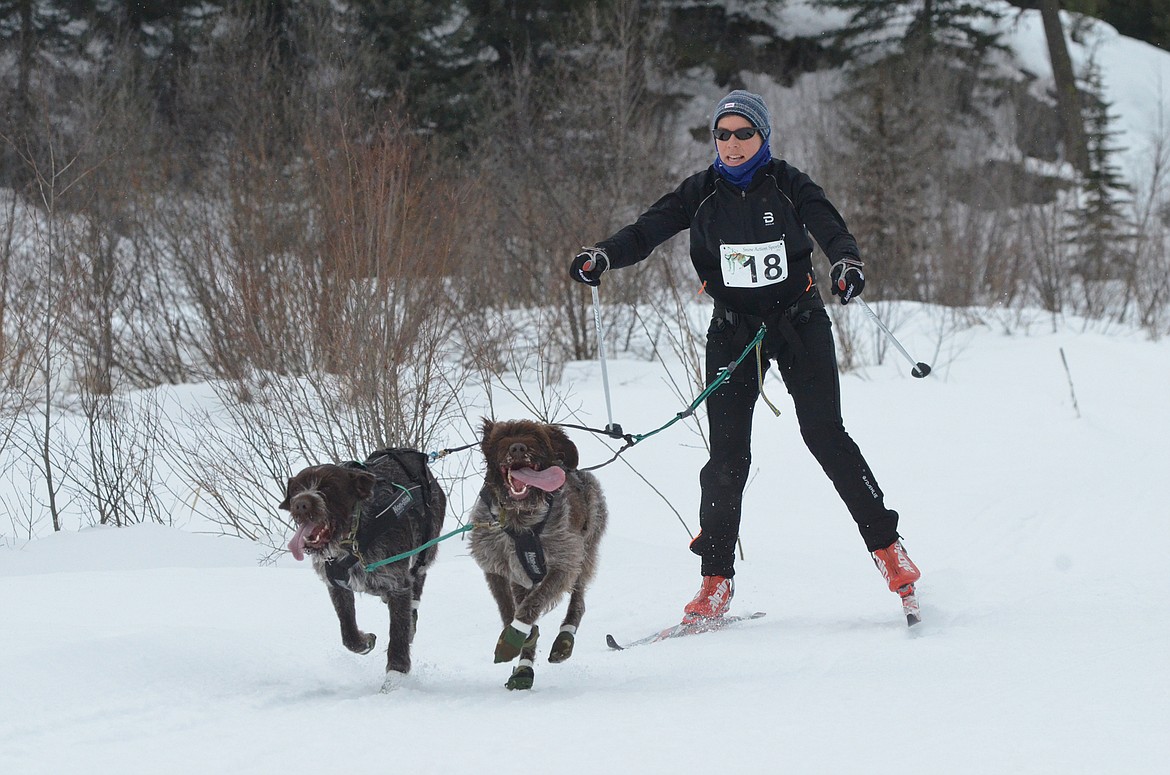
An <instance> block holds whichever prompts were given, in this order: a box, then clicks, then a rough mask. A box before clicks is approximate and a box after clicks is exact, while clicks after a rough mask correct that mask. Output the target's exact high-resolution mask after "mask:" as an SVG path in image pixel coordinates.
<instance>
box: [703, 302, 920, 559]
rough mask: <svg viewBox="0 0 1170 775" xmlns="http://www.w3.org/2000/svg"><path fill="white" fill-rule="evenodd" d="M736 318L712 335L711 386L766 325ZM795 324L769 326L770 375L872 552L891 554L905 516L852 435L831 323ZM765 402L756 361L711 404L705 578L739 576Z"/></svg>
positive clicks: (815, 313) (746, 363)
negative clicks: (754, 442) (757, 424)
mask: <svg viewBox="0 0 1170 775" xmlns="http://www.w3.org/2000/svg"><path fill="white" fill-rule="evenodd" d="M732 317H733V318H736V319H735V321H734V322H732V321H729V320H727V319H726V318H724V317H723V316H722V314H721V313H720V312H717V313H716V317H715V318H714V319H713V320H712V322H711V328H710V329H709V330H708V332H707V353H706V372H707V384H711V381H712V380H713V379H715V377H716V375H717V374H718V370H719V369H721V368H723V367H726V366H727V365H728V364H729V363H731V362H732V361H734V360H735V359H736V358H738V357H739V356H740V354H741V353H742V352H743V349H744V347H745V346H746V344H747V343H748V342H749V341H751V338H752V337H754V336H755V334H756V332H757V331H758V330H759V319H754V321H753V319H751V318H744V317H741V316H734V315H733V316H732ZM790 320H791V323H792V326H791V327H790V328H789V327H785V326H781V325H779V324H778V323H777V321H771V322H769V325H768V331H767V336H766V338H765V340H764V347H763V349H764V363H763V368H764V371H765V372H766V371H767V369H768V367H769V365H770V362H771V360H773V359H775V360H776V362H777V364H778V366H779V368H780V374H781V376H782V377H783V379H784V385H785V386H786V387H787V388H788V392H789V394H790V395H791V396H792V402H793V405H794V408H795V410H796V419H797V421H798V422H799V424H800V434H801V436H802V437H803V438H804V443H805V445H806V446H808V449H809V451H810V452H812V454H813V457H815V458H816V459H817V462H818V463H820V464H821V468H823V469H824V470H825V473H826V474H827V475H828V476H829V479H830V480H831V481H832V482H833V486H834V487H836V488H837V493H838V494H839V495H840V496H841V500H842V501H844V503H845V506H846V508H848V509H849V513H850V514H851V515H852V516H853V519H854V521H855V522H857V527H858V530H859V531H860V532H861V537H862V538H863V539H864V540H865V546H866V548H867V549H868V550H869V551H871V552H872V551H874V550H877V549H881V548H884V547H886V546H889V545H890V544H891V543H893V542H894V540H895V539H897V538H898V512H896V511H893V510H891V509H887V508H886V507H885V502H884V496H883V494H882V491H881V488H880V487H878V484H877V480H876V479H874V476H873V473H872V472H871V471H870V470H869V465H868V464H866V462H865V458H864V457H862V455H861V450H860V449H858V448H857V444H856V443H854V441H853V439H852V438H850V437H849V434H848V433H846V432H845V425H844V423H843V421H842V419H841V385H840V381H839V378H838V373H837V355H836V351H835V349H834V345H833V332H832V326H831V324H830V322H829V316H828V314H827V313H826V312H825V310H824V309H823V308H821V309H812V310H806V311H804V312H801V313H800V314H799V316H794V317H791V318H790ZM785 328H786V331H787V336H785V334H784V329H785ZM790 340H795V341H790ZM758 396H759V381H758V377H757V363H756V356H755V353H752V354H751V355H749V356H748V357H746V358H744V360H743V363H742V364H740V366H739V367H738V368H736V370H735V371H734V372H733V373H732V375H731V377H730V378H729V379H728V380H727V381H726V382H724V383H723V384H722V385H721V386H720V387H719V388H718V389H717V390H716V391H715V392H714V393H712V394H711V395H710V396H709V397H708V398H707V423H708V427H709V428H710V439H711V459H710V460H709V461H708V462H707V464H706V465H705V466H703V470H702V472H701V473H700V474H699V483H700V485H701V486H702V491H703V493H702V503H701V504H700V506H699V525H700V527H701V532H700V533H699V535H698V537H696V538H695V540H694V541H693V542H692V543H691V551H693V552H694V553H695V554H698V555H700V556H701V557H702V558H703V567H702V573H703V575H704V576H728V577H730V576H733V575H735V542H736V539H737V538H738V537H739V522H740V516H741V512H742V506H743V488H744V485H745V484H746V483H747V477H748V471H749V468H750V467H751V461H752V453H751V434H752V414H753V412H754V410H755V406H756V399H757V397H758ZM791 484H792V485H793V486H795V484H796V483H791Z"/></svg>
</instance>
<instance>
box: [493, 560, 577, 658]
mask: <svg viewBox="0 0 1170 775" xmlns="http://www.w3.org/2000/svg"><path fill="white" fill-rule="evenodd" d="M567 582H568V574H566V573H565V572H564V571H557V570H550V571H549V572H548V575H546V576H545V577H544V578H543V579H542V580H541V581H539V582H538V583H537V584H536V585H535V586H533V587H532V588H531V589H529V590H527V592H526V593H524V595H523V597H522V598H520V599H519V600H518V601H517V603H516V613H515V618H514V619H513V620H512V621H511V622H508V623H505V624H504V630H503V632H501V633H500V637H499V640H497V641H496V661H497V662H511V661H512V660H513V659H515V658H516V657H518V656H520V651H521V650H522V649H524V648H527V647H532V648H535V645H536V638H537V633H538V629H537V627H536V620H537V619H539V618H540V617H541V616H542V615H544V613H545V612H546V611H547V610H548V609H550V608H552V607H553V606H554V605H556V602H557V598H559V597H560V596H561V594H562V592H563V590H564V588H565V585H566V584H567Z"/></svg>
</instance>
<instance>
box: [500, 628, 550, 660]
mask: <svg viewBox="0 0 1170 775" xmlns="http://www.w3.org/2000/svg"><path fill="white" fill-rule="evenodd" d="M525 630H531V632H525ZM539 634H540V628H538V627H537V626H536V625H535V624H531V625H530V624H525V623H524V622H522V621H520V620H519V619H517V620H516V621H514V622H512V623H511V624H506V625H504V630H503V632H501V633H500V637H499V640H497V641H496V658H495V661H496V662H511V661H512V660H513V659H515V658H516V657H518V656H520V652H521V651H522V650H523V649H524V647H525V646H528V645H531V646H533V647H535V646H536V639H537V637H539Z"/></svg>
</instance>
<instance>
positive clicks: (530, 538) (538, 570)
mask: <svg viewBox="0 0 1170 775" xmlns="http://www.w3.org/2000/svg"><path fill="white" fill-rule="evenodd" d="M479 497H480V500H482V501H483V502H484V505H485V506H487V508H488V513H489V514H491V515H492V517H493V518H494V519H495V521H494V522H492V523H490V526H492V527H497V526H498V527H499V528H500V529H502V530H503V531H504V532H505V533H507V534H508V537H509V538H511V539H512V546H513V547H514V548H515V550H516V559H517V560H519V561H520V567H521V568H523V569H524V573H525V575H527V576H528V578H530V579H532V583H533V584H536V583H539V582H540V581H541V580H542V579H544V577H545V576H546V575H548V566H547V565H546V564H545V561H544V546H542V545H541V543H540V534H541V533H542V532H543V531H544V526H545V525H546V524H548V515H549V514H550V513H551V512H552V505H553V498H554V497H555V496H554V495H553V494H552V493H547V492H546V493H545V494H544V502H545V508H544V516H542V517H541V518H540V521H539V522H537V523H536V524H535V525H533V526H532V527H531V528H516V527H514V526H512V525H511V524H509V523H508V521H507V519H506V517H507V513H506V512H503V510H502V509H501V508H500V504H499V502H497V501H496V500H494V499H493V498H491V497H490V496H489V495H488V491H487V488H486V487H485V488H484V489H482V490H480V491H479Z"/></svg>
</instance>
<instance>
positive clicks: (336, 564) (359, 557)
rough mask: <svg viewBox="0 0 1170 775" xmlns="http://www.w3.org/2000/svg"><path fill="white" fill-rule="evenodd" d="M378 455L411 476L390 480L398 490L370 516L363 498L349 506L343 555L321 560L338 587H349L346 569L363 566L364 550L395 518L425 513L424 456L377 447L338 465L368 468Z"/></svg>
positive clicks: (394, 522) (327, 573)
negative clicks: (349, 527)
mask: <svg viewBox="0 0 1170 775" xmlns="http://www.w3.org/2000/svg"><path fill="white" fill-rule="evenodd" d="M380 457H392V458H394V460H395V461H396V462H397V463H398V464H399V465H400V466H402V468H403V470H405V471H406V472H407V473H408V474H410V476H411V479H410V480H409V481H408V482H406V483H405V484H401V483H399V482H390V483H389V484H390V485H391V486H392V487H395V488H397V489H398V490H399V493H398V494H397V495H396V496H395V497H394V498H393V500H391V501H390V503H389V504H387V505H386V506H385V507H384V508H383V509H382V510H381V511H379V512H378V513H377V514H374V515H372V516H368V517H367V516H365V511H366V509H365V507H366V503H367V501H358V502H357V503H356V504H355V505H354V507H353V519H352V522H353V529H352V530H351V531H350V534H349V535H348V536H346V537H345V538H344V539H342V541H341V548H342V549H344V550H345V554H344V555H343V556H341V557H331V558H329V559H328V560H326V561H325V575H326V576H328V577H329V581H330V582H331V583H332V584H333V585H334V586H338V587H341V588H342V589H349V588H350V586H349V572H350V570H352V569H353V566H355V565H357V564H358V563H361V564H362V566H365V565H367V563H366V560H365V556H364V554H365V551H366V549H368V548H369V546H370V544H372V543H373V542H374V541H375V540H377V539H378V537H380V536H381V535H383V534H384V533H386V532H387V531H389V530H390V529H391V528H393V527H394V526H395V525H397V524H398V522H399V520H401V519H403V518H407V517H409V516H410V515H411V512H415V513H424V514H425V513H426V512H427V511H428V509H429V506H428V504H429V503H430V495H431V493H430V485H429V482H428V481H427V476H426V460H427V456H426V455H425V454H423V453H422V452H419V451H417V450H413V449H380V450H378V451H376V452H372V453H371V454H370V456H369V457H367V458H366V460H365V462H361V461H358V460H350V461H347V462H345V463H342V464H341V465H343V466H345V467H346V468H356V469H359V470H361V471H368V470H369V465H368V464H369V463H373V462H374V461H376V460H377V459H378V458H380Z"/></svg>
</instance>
